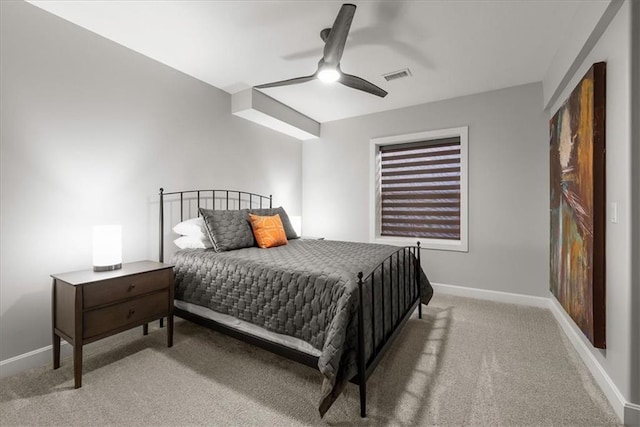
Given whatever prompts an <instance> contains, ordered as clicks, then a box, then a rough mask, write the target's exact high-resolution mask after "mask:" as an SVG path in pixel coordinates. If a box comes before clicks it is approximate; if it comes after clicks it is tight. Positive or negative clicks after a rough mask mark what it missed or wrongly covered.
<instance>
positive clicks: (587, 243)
mask: <svg viewBox="0 0 640 427" xmlns="http://www.w3.org/2000/svg"><path fill="white" fill-rule="evenodd" d="M605 70H606V64H605V63H604V62H599V63H596V64H593V66H592V67H591V68H590V69H589V71H588V72H587V73H586V75H585V76H584V77H583V78H582V80H580V83H578V85H577V87H576V88H575V89H574V90H573V92H571V95H570V96H569V98H568V99H567V100H566V101H565V102H564V104H562V106H561V107H560V108H559V110H558V112H557V113H556V114H555V115H554V116H553V118H552V119H551V120H550V122H549V132H550V135H549V139H550V153H549V154H550V162H551V164H550V172H551V180H550V181H551V189H550V190H551V191H550V196H551V203H550V211H551V250H550V252H551V253H550V255H551V256H550V258H551V259H550V262H551V265H550V271H551V277H550V286H551V292H552V293H553V295H554V296H555V297H556V299H557V300H558V301H559V302H560V304H562V307H563V308H564V309H565V311H566V312H567V313H568V314H569V316H571V318H572V319H573V320H574V321H575V323H576V325H578V327H579V328H580V329H581V330H582V332H583V333H584V334H585V335H586V336H587V337H588V338H589V341H591V344H593V346H594V347H597V348H606V341H605V214H606V206H605Z"/></svg>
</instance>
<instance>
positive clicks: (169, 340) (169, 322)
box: [167, 314, 173, 347]
mask: <svg viewBox="0 0 640 427" xmlns="http://www.w3.org/2000/svg"><path fill="white" fill-rule="evenodd" d="M167 347H173V314H170V315H169V316H167Z"/></svg>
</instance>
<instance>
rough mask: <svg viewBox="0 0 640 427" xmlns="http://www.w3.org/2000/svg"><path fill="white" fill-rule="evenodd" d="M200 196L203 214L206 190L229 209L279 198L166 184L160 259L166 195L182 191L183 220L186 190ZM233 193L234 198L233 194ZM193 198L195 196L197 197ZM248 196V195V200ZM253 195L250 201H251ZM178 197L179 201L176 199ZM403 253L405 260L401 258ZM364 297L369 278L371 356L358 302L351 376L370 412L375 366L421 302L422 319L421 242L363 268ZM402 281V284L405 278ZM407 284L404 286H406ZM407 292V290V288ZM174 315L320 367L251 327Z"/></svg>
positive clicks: (362, 409)
mask: <svg viewBox="0 0 640 427" xmlns="http://www.w3.org/2000/svg"><path fill="white" fill-rule="evenodd" d="M190 194H193V195H195V198H196V199H195V200H196V203H197V208H196V210H197V211H198V216H199V215H200V213H199V209H198V208H200V206H201V203H200V202H201V195H202V194H205V195H206V194H211V197H212V200H213V208H214V209H215V202H216V194H218V195H219V196H220V197H218V200H219V201H221V202H222V201H224V202H225V205H224V206H225V208H226V209H227V210H228V209H229V201H230V200H231V201H233V202H234V203H235V201H237V202H238V205H237V209H241V206H242V202H243V201H244V202H245V204H246V203H247V202H248V205H249V208H254V206H253V204H254V199H255V200H257V205H258V207H259V208H262V207H263V201H264V202H266V200H268V201H269V208H272V203H273V198H272V196H271V195H269V196H268V197H267V196H263V195H260V194H256V193H248V192H245V191H237V190H187V191H174V192H170V193H165V192H164V189H163V188H160V226H159V227H160V228H159V231H160V236H159V237H160V239H159V240H160V241H159V243H160V251H159V261H160V262H164V203H165V197H166V196H177V195H179V196H180V199H179V200H180V221H183V220H184V218H183V211H184V202H185V195H190ZM230 194H231V196H232V197H231V198H230ZM192 197H193V196H192ZM243 197H244V199H243ZM247 197H248V201H247ZM176 201H177V200H176ZM401 256H402V260H401V259H400V258H401ZM394 257H395V260H396V265H397V267H396V275H397V276H396V284H397V290H396V291H397V292H396V298H395V304H396V308H397V310H396V319H394V318H393V317H394V316H393V310H392V309H391V310H390V311H389V312H390V316H389V317H390V324H389V325H388V327H387V325H386V322H385V317H386V316H385V315H384V313H385V308H384V306H385V297H386V294H387V292H385V290H386V289H385V285H386V284H385V276H388V277H389V278H390V279H391V280H389V283H388V285H389V286H391V285H392V284H393V280H392V276H391V275H392V265H393V264H392V263H393V258H394ZM411 257H414V259H415V262H414V271H413V277H411V272H410V270H409V279H408V281H407V274H403V275H402V278H401V277H400V276H401V275H400V265H403V266H404V272H406V271H407V266H410V260H411ZM357 277H358V297H359V301H363V298H364V294H363V292H365V291H364V289H363V288H364V284H365V283H366V282H367V281H369V280H370V281H371V284H372V286H371V317H370V319H371V347H372V348H371V354H370V356H369V359H368V360H366V355H365V353H366V351H365V348H364V346H365V335H364V334H365V331H364V318H365V317H364V314H365V313H364V307H363V304H362V303H359V304H358V345H357V356H356V358H357V366H358V372H357V374H356V375H355V376H354V377H353V378H352V379H351V380H350V382H352V383H354V384H357V385H358V386H359V391H360V416H361V417H366V411H367V409H366V408H367V406H366V405H367V380H368V378H369V377H370V376H371V374H372V373H373V371H374V370H375V368H376V366H377V365H378V364H379V363H380V361H381V360H382V358H383V357H384V355H385V353H386V352H387V351H388V350H389V348H390V347H391V344H392V343H393V342H394V341H395V339H396V338H397V336H398V335H399V333H400V331H401V330H402V327H403V326H404V325H405V323H407V321H408V320H409V318H410V317H411V315H412V313H413V312H414V311H415V309H416V306H417V307H418V317H419V318H420V319H422V305H421V303H420V301H421V298H422V291H421V288H420V242H418V243H417V245H416V246H407V247H403V248H399V249H398V250H397V251H396V252H394V253H393V254H391V255H390V256H389V257H387V258H386V259H385V260H384V261H382V262H381V263H380V264H379V265H378V266H377V267H376V268H374V270H373V271H372V272H371V273H370V274H369V275H368V276H366V277H364V275H363V273H362V272H359V273H358V276H357ZM376 277H378V278H379V279H380V282H381V286H380V290H379V292H381V294H380V296H381V298H380V300H381V304H382V307H381V310H380V311H381V313H382V319H380V320H381V322H380V323H381V325H382V331H381V332H382V333H381V334H376V328H375V325H376V319H375V314H376V310H375V304H374V301H375V293H376V287H375V286H373V284H374V279H375V278H376ZM401 282H402V283H401ZM401 285H402V286H401ZM401 291H402V292H401ZM388 295H389V296H390V301H389V304H391V306H390V307H392V306H393V304H394V298H393V296H394V294H393V289H391V288H390V289H389V292H388ZM401 298H403V303H404V304H402V306H401V304H400V300H401ZM401 307H407V308H406V309H405V311H404V312H403V313H402V314H401V313H400V309H401ZM174 314H175V315H176V316H179V317H181V318H183V319H186V320H189V321H192V322H194V323H197V324H200V325H203V326H206V327H208V328H210V329H213V330H216V331H219V332H221V333H224V334H226V335H229V336H231V337H233V338H237V339H239V340H241V341H244V342H247V343H249V344H252V345H255V346H258V347H260V348H263V349H265V350H267V351H270V352H272V353H275V354H277V355H280V356H283V357H285V358H287V359H290V360H293V361H296V362H299V363H302V364H304V365H307V366H310V367H312V368H316V369H317V367H318V357H316V356H312V355H309V354H307V353H304V352H302V351H299V350H295V349H293V348H290V347H286V346H284V345H281V344H277V343H274V342H272V341H269V340H266V339H264V338H260V337H256V336H254V335H251V334H249V333H246V332H242V331H239V330H237V329H234V328H232V327H229V326H226V325H224V324H221V323H218V322H216V321H214V320H211V319H207V318H203V317H200V316H198V315H195V314H193V313H190V312H188V311H186V310H181V309H179V308H176V307H174Z"/></svg>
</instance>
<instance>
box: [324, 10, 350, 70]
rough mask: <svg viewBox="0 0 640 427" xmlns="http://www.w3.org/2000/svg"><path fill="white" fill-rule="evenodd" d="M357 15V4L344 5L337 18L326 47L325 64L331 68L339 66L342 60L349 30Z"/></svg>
mask: <svg viewBox="0 0 640 427" xmlns="http://www.w3.org/2000/svg"><path fill="white" fill-rule="evenodd" d="M355 13H356V5H355V4H349V3H346V4H343V5H342V7H341V8H340V12H338V16H336V20H335V22H334V23H333V26H332V27H331V31H330V32H329V37H328V38H327V41H326V43H325V45H324V63H325V64H327V65H331V66H337V65H338V64H339V63H340V59H341V58H342V52H343V51H344V45H345V43H346V42H347V36H348V35H349V28H351V21H353V15H354V14H355Z"/></svg>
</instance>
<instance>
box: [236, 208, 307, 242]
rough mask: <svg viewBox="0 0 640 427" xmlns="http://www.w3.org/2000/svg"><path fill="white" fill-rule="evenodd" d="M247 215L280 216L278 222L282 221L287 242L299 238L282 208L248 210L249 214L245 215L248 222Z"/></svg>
mask: <svg viewBox="0 0 640 427" xmlns="http://www.w3.org/2000/svg"><path fill="white" fill-rule="evenodd" d="M249 213H252V214H254V215H260V216H273V215H275V214H278V215H280V221H282V227H283V228H284V233H285V234H286V235H287V240H291V239H297V238H299V237H300V236H298V234H297V233H296V230H295V229H294V228H293V225H291V221H290V220H289V215H287V212H285V210H284V208H283V207H282V206H280V207H277V208H266V209H249V212H248V213H247V220H249Z"/></svg>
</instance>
